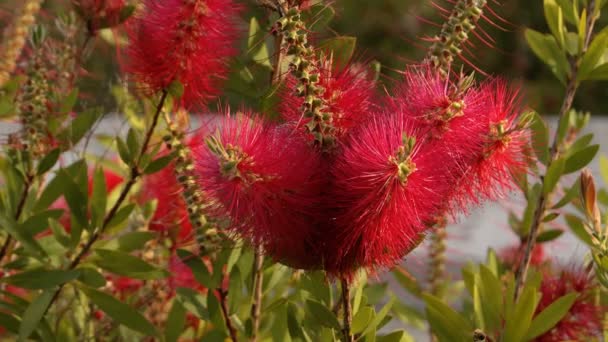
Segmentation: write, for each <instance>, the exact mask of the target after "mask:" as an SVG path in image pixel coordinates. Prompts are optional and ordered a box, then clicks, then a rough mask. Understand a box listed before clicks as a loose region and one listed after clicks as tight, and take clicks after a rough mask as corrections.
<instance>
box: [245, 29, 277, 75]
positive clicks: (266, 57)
mask: <svg viewBox="0 0 608 342" xmlns="http://www.w3.org/2000/svg"><path fill="white" fill-rule="evenodd" d="M265 38H266V30H263V29H262V28H261V27H260V23H259V22H258V19H257V18H256V17H251V19H250V20H249V35H248V38H247V54H248V55H249V56H250V57H251V59H252V60H253V61H254V62H255V63H257V64H259V65H262V66H264V67H267V68H272V64H270V53H269V52H268V46H266V40H265Z"/></svg>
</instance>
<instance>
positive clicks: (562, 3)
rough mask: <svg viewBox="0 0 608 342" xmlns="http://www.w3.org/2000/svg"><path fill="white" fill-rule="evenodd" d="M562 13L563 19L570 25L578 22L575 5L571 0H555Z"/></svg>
mask: <svg viewBox="0 0 608 342" xmlns="http://www.w3.org/2000/svg"><path fill="white" fill-rule="evenodd" d="M556 2H557V3H558V4H559V7H561V9H562V11H563V13H564V19H566V21H567V22H569V23H570V24H572V25H576V24H577V23H578V13H577V11H576V10H575V5H574V4H573V1H571V0H556Z"/></svg>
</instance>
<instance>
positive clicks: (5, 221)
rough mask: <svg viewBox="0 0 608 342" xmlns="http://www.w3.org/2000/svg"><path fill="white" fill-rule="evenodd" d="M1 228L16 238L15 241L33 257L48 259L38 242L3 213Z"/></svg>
mask: <svg viewBox="0 0 608 342" xmlns="http://www.w3.org/2000/svg"><path fill="white" fill-rule="evenodd" d="M0 226H2V227H3V228H4V230H5V231H6V232H8V233H9V234H10V235H11V236H12V237H13V238H15V240H17V241H19V242H20V243H21V244H22V245H23V247H24V248H25V249H26V250H27V251H28V252H30V253H31V254H32V255H33V256H36V257H38V258H45V257H46V253H45V252H44V249H42V247H41V246H40V244H39V243H38V241H36V240H35V239H34V237H33V236H32V235H30V234H26V232H24V231H23V230H22V229H20V228H21V227H20V226H19V225H18V224H17V222H15V220H14V219H13V218H12V217H8V216H4V215H3V213H0ZM24 233H25V234H24Z"/></svg>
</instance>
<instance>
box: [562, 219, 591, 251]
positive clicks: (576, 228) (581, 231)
mask: <svg viewBox="0 0 608 342" xmlns="http://www.w3.org/2000/svg"><path fill="white" fill-rule="evenodd" d="M564 218H565V219H566V223H568V226H569V227H570V230H571V231H572V233H574V235H576V236H577V237H578V238H579V239H580V240H581V241H583V242H584V243H586V244H587V245H588V246H593V243H592V242H591V236H589V233H588V232H587V230H586V229H585V226H584V224H583V221H581V219H580V218H579V217H578V216H575V215H571V214H566V215H564Z"/></svg>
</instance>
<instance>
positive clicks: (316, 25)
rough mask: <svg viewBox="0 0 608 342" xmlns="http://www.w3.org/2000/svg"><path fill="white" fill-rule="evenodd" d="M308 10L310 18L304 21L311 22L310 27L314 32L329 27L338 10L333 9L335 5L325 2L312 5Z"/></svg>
mask: <svg viewBox="0 0 608 342" xmlns="http://www.w3.org/2000/svg"><path fill="white" fill-rule="evenodd" d="M307 12H308V13H310V19H308V20H305V21H304V22H306V23H310V24H309V25H308V28H309V29H310V30H311V31H312V32H319V31H321V30H323V29H324V28H325V27H327V25H329V23H330V22H331V20H332V19H333V18H334V16H335V15H336V11H335V10H334V9H333V7H331V6H329V5H328V4H325V3H320V4H317V5H314V6H312V7H310V8H309V9H308V11H307ZM308 13H307V14H308Z"/></svg>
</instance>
